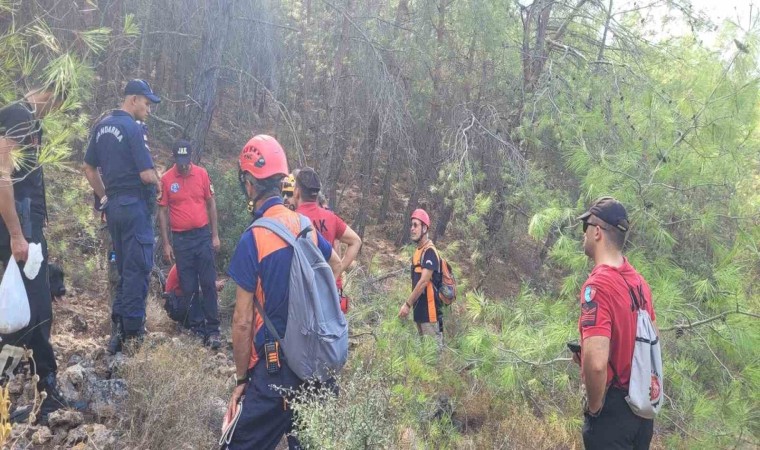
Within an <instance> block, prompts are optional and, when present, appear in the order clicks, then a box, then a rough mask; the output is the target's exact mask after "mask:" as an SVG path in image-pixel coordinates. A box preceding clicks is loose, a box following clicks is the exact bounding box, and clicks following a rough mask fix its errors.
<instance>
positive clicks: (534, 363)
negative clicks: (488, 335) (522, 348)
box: [497, 347, 573, 366]
mask: <svg viewBox="0 0 760 450" xmlns="http://www.w3.org/2000/svg"><path fill="white" fill-rule="evenodd" d="M497 349H498V350H499V351H502V352H504V353H509V354H510V355H512V356H514V357H515V358H517V360H518V361H519V362H521V363H525V364H528V365H531V366H548V365H549V364H554V363H556V362H567V361H572V360H573V359H572V358H563V357H559V356H558V357H556V358H554V359H550V360H548V361H528V360H527V359H524V358H523V357H522V356H520V355H519V354H518V353H517V352H515V351H514V350H509V349H506V348H501V347H497ZM498 362H500V363H510V364H514V363H515V362H517V361H498Z"/></svg>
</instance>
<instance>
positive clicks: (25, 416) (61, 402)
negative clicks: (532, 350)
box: [10, 373, 87, 425]
mask: <svg viewBox="0 0 760 450" xmlns="http://www.w3.org/2000/svg"><path fill="white" fill-rule="evenodd" d="M37 390H38V391H39V392H45V394H46V396H45V400H43V401H42V404H41V405H40V409H39V411H38V412H37V421H36V423H38V424H43V425H44V424H47V419H48V416H49V415H50V414H51V413H53V412H55V411H58V410H59V409H64V408H67V409H77V410H83V409H85V408H86V407H87V404H86V403H85V402H77V403H71V402H69V401H68V400H66V399H65V398H63V395H61V392H60V391H59V390H58V383H57V381H56V376H55V373H50V374H48V376H46V377H45V378H44V379H42V380H41V381H40V382H39V383H38V384H37ZM32 406H33V405H25V406H21V407H19V408H16V410H15V411H13V414H11V416H10V421H11V423H22V422H26V421H27V420H29V415H30V414H31V412H32Z"/></svg>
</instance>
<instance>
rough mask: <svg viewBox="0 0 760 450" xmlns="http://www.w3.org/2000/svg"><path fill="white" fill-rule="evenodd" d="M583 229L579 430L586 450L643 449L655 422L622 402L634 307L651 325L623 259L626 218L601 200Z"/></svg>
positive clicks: (645, 295)
mask: <svg viewBox="0 0 760 450" xmlns="http://www.w3.org/2000/svg"><path fill="white" fill-rule="evenodd" d="M578 219H580V220H581V221H582V223H583V233H584V235H583V249H584V251H585V253H586V255H587V256H588V257H589V258H591V259H593V260H594V269H593V270H592V271H591V275H590V276H589V278H588V280H586V282H585V283H584V284H583V287H582V288H581V295H580V306H581V315H580V318H579V320H578V329H579V331H580V335H581V340H582V347H581V348H582V350H581V353H580V355H578V354H577V353H576V354H574V356H573V359H574V360H575V361H576V362H577V363H579V364H580V366H581V377H582V380H583V383H584V385H585V386H586V396H587V402H586V406H585V411H584V416H585V422H584V425H583V443H584V445H585V446H586V449H637V450H638V449H647V448H649V443H650V441H651V440H652V433H653V429H654V421H653V420H649V419H644V418H641V417H639V416H637V415H635V414H634V413H633V411H632V410H631V408H630V407H629V406H628V404H627V402H626V400H625V397H626V396H627V395H628V384H629V380H630V377H631V361H632V358H633V349H634V344H635V340H636V319H637V315H636V308H635V307H634V306H635V305H636V304H641V303H643V304H644V308H645V309H646V310H647V312H648V313H649V316H650V317H651V318H652V321H653V322H654V320H655V314H654V308H653V305H652V292H651V290H650V289H649V285H648V284H647V282H646V281H645V280H644V278H643V277H642V276H641V275H639V273H638V272H636V269H634V268H633V266H631V264H630V263H629V262H628V259H627V258H625V256H623V245H624V244H625V238H626V233H627V232H628V229H629V222H628V214H627V213H626V210H625V208H624V207H623V205H622V204H621V203H620V202H618V201H617V200H615V199H614V198H612V197H603V198H601V199H599V200H597V201H596V202H594V204H593V205H592V206H591V208H590V209H589V210H588V211H587V212H586V213H584V214H582V215H581V216H579V217H578Z"/></svg>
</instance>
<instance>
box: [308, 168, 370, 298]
mask: <svg viewBox="0 0 760 450" xmlns="http://www.w3.org/2000/svg"><path fill="white" fill-rule="evenodd" d="M321 190H322V183H321V181H320V180H319V175H318V174H317V172H315V171H314V169H312V168H311V167H306V168H303V169H301V170H300V171H298V175H297V176H296V186H295V190H294V192H293V200H294V201H295V204H296V212H298V213H301V214H303V215H304V216H306V217H308V218H309V219H311V223H312V225H314V228H315V229H316V230H317V231H319V234H321V235H322V237H324V238H325V239H326V240H327V242H329V243H330V245H332V246H333V248H335V249H336V252H337V251H338V250H337V249H338V247H337V246H336V245H335V244H336V242H340V243H343V244H346V245H347V248H346V252H345V254H344V255H343V259H342V266H341V271H340V273H343V272H344V271H345V270H346V269H348V268H349V267H351V263H352V262H354V260H355V259H356V256H357V255H358V254H359V250H360V249H361V248H362V240H361V238H360V237H359V235H358V234H356V232H355V231H354V230H352V229H351V227H350V226H348V225H347V224H346V222H344V221H343V219H341V218H340V217H338V215H337V214H335V213H334V212H332V211H330V210H329V209H325V208H323V207H321V206H320V205H319V203H318V201H319V192H320V191H321ZM336 284H337V286H338V292H339V293H340V298H341V304H340V307H341V309H342V310H343V312H344V313H345V312H346V311H348V298H347V297H345V296H344V295H343V279H342V278H340V277H338V278H337V280H336Z"/></svg>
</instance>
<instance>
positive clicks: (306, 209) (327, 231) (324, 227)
mask: <svg viewBox="0 0 760 450" xmlns="http://www.w3.org/2000/svg"><path fill="white" fill-rule="evenodd" d="M296 212H298V213H301V214H303V215H304V216H306V217H308V218H309V219H311V223H312V225H314V229H316V230H317V231H319V234H321V235H322V237H323V238H325V240H326V241H327V242H329V243H330V245H332V246H333V247H335V242H336V241H338V240H340V238H341V237H343V233H345V232H346V222H344V221H343V219H341V218H340V217H338V215H337V214H335V213H334V212H332V211H330V210H329V209H325V208H322V207H321V206H319V204H318V203H317V202H308V203H302V204H301V205H300V206H299V207H298V208H297V209H296Z"/></svg>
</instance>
